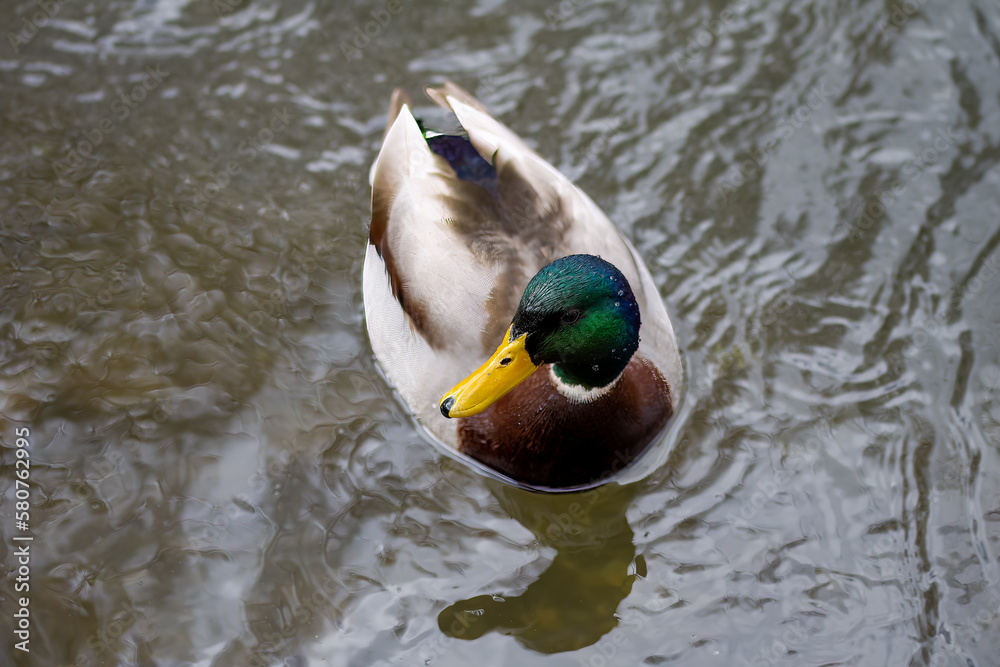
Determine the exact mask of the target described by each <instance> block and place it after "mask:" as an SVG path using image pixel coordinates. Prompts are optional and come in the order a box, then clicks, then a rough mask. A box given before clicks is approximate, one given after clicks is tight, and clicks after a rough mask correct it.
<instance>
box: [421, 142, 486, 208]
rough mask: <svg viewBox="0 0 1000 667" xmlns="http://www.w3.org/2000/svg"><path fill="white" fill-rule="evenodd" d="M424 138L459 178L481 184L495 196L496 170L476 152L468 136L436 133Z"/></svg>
mask: <svg viewBox="0 0 1000 667" xmlns="http://www.w3.org/2000/svg"><path fill="white" fill-rule="evenodd" d="M426 139H427V145H428V146H430V148H431V150H432V151H434V152H435V153H436V154H438V155H440V156H441V157H443V158H444V159H445V160H447V161H448V164H450V165H451V168H452V169H454V170H455V174H456V175H457V176H458V177H459V179H461V180H463V181H469V182H470V183H475V184H476V185H479V186H482V187H484V188H486V189H487V190H488V191H489V192H490V194H492V195H494V196H496V193H497V170H496V169H495V168H494V167H493V165H491V164H490V163H489V162H487V161H486V160H484V159H483V156H482V155H480V154H479V153H477V152H476V149H475V148H474V147H473V145H472V142H471V141H469V138H468V137H464V136H460V135H454V134H437V135H433V136H430V137H426Z"/></svg>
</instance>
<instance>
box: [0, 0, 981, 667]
mask: <svg viewBox="0 0 1000 667" xmlns="http://www.w3.org/2000/svg"><path fill="white" fill-rule="evenodd" d="M43 4H44V3H43ZM39 7H40V6H39V5H36V4H34V3H31V2H16V3H6V4H4V5H3V7H0V25H2V26H4V27H5V30H4V31H2V32H3V34H2V35H0V36H2V39H0V91H2V95H0V114H2V115H0V220H2V222H0V225H2V227H0V346H2V355H0V388H2V393H0V416H2V423H0V437H2V442H3V445H4V449H3V450H2V452H3V453H2V456H3V469H2V475H0V488H2V506H0V507H2V510H0V537H2V539H0V544H2V546H0V552H2V553H3V555H4V558H3V559H2V563H3V565H2V568H3V570H2V572H3V581H2V584H0V609H2V614H0V638H2V639H0V664H4V665H6V664H8V663H12V664H16V665H45V666H47V665H73V664H76V665H81V666H90V665H169V666H173V665H199V666H200V665H213V666H219V667H224V666H230V665H232V666H236V665H289V666H292V665H294V666H304V665H334V666H345V667H347V666H350V667H363V666H367V665H380V666H381V665H446V666H448V665H469V664H477V665H512V664H517V665H552V666H563V665H566V666H569V665H593V666H594V667H601V665H661V664H671V665H692V666H697V667H704V666H712V665H719V666H727V667H728V666H731V665H753V666H755V667H758V666H761V665H789V666H792V665H796V666H801V665H865V666H867V665H871V666H879V667H883V666H885V665H893V666H896V665H900V666H902V665H906V666H910V665H935V666H938V665H947V666H955V667H958V666H960V665H964V666H968V665H975V666H976V667H984V666H988V665H997V664H1000V662H998V658H997V656H998V655H1000V566H998V563H997V558H998V555H1000V451H998V442H1000V396H998V389H1000V349H998V347H1000V343H998V341H1000V337H998V328H1000V296H998V294H1000V290H998V289H997V286H998V285H1000V280H998V278H997V276H998V264H1000V247H998V246H1000V223H998V216H997V211H998V207H1000V195H998V193H1000V187H998V186H1000V169H998V162H1000V76H997V72H998V68H1000V7H998V5H997V4H996V2H993V1H990V0H976V1H972V0H959V1H958V2H944V1H943V0H925V1H921V0H914V2H911V3H910V4H909V5H904V4H903V3H902V2H900V3H898V4H897V3H894V2H891V1H890V2H869V1H861V0H858V1H852V2H805V1H804V2H789V1H784V2H763V1H753V0H737V1H735V2H733V3H730V4H725V3H721V2H712V3H701V2H693V1H688V0H678V1H675V2H670V3H662V4H658V3H657V4H654V3H650V4H646V3H624V2H619V3H611V2H598V1H592V0H576V1H574V0H566V1H564V2H562V3H557V2H553V3H551V4H547V3H544V2H543V3H531V2H499V1H489V0H483V1H482V2H479V3H477V4H472V5H466V4H462V3H430V2H417V1H415V0H402V2H400V3H399V4H396V3H395V2H389V3H386V2H383V1H380V0H375V1H372V2H358V3H354V5H353V6H350V7H348V6H347V5H346V3H337V4H333V3H328V4H320V3H316V2H300V1H294V0H293V1H291V2H285V3H277V2H265V1H262V0H243V1H241V0H218V1H217V2H214V3H213V2H210V1H209V0H191V1H189V2H182V1H169V2H168V1H160V2H156V1H152V0H149V1H143V2H136V3H124V2H108V3H98V4H86V3H77V2H72V1H67V2H64V3H61V4H59V3H55V4H48V5H45V7H47V9H45V8H42V9H40V8H39ZM46 11H47V12H49V13H51V14H52V16H51V17H49V16H48V15H47V14H46ZM373 12H374V14H373ZM373 21H374V23H373ZM356 27H357V30H355V28H356ZM365 30H368V32H369V33H371V35H372V36H370V37H368V39H367V41H366V40H365V39H362V37H361V36H360V34H361V33H364V31H365ZM8 31H9V33H8ZM12 35H13V37H12ZM355 40H357V42H355ZM359 47H360V48H359ZM446 77H447V78H451V79H454V80H455V81H456V82H458V83H459V84H461V85H463V86H465V87H466V88H468V89H469V90H470V91H473V92H476V94H477V95H479V96H480V98H481V99H482V100H483V102H484V103H485V104H486V105H487V106H489V107H490V108H491V109H492V110H493V111H494V112H495V113H496V114H497V115H498V117H500V118H501V119H502V120H503V121H504V122H505V123H507V124H508V125H509V126H510V127H512V128H513V129H514V130H515V131H517V132H518V133H519V134H521V135H522V136H523V137H525V138H526V139H527V140H528V141H529V143H531V144H532V145H533V146H535V147H536V148H537V150H538V151H539V153H541V154H542V155H543V156H544V157H546V158H547V159H549V160H550V161H551V162H552V163H553V164H555V165H556V166H557V167H559V168H560V169H561V170H563V171H564V172H565V173H567V174H568V175H569V176H570V177H571V178H574V179H575V180H576V181H577V182H578V184H579V185H580V186H581V187H582V188H583V189H584V190H585V191H586V192H588V193H589V194H590V195H591V196H592V197H593V198H594V200H595V201H596V202H597V203H598V204H599V205H600V206H602V208H604V210H605V211H606V212H607V213H608V215H609V216H610V217H611V218H612V219H613V220H614V221H616V223H617V224H618V225H619V226H620V227H621V229H622V230H623V232H624V233H625V234H626V235H627V236H628V237H629V238H630V239H631V240H632V241H633V242H634V243H635V245H636V246H637V248H638V249H639V251H640V253H641V254H642V255H643V257H644V258H645V259H646V261H647V264H648V266H649V267H650V269H651V271H652V274H653V276H654V278H655V280H656V282H657V284H658V285H659V287H660V289H661V294H662V296H663V298H664V300H665V302H666V304H667V308H668V310H669V311H670V313H671V315H672V317H673V321H674V326H675V329H676V331H677V333H678V337H679V341H680V345H681V349H682V351H683V353H684V355H685V363H686V367H687V370H688V374H689V379H690V388H689V392H688V395H687V397H686V399H685V401H684V403H683V405H682V406H681V409H680V411H679V412H678V414H677V415H676V416H675V417H674V421H673V424H672V426H671V430H670V433H669V435H668V438H667V440H666V442H665V443H664V445H663V447H664V448H665V449H664V451H663V454H664V456H663V458H665V461H664V463H663V464H662V465H661V466H659V467H658V468H657V469H656V470H655V471H653V472H651V473H650V474H649V475H648V476H646V477H645V478H644V479H643V480H642V481H640V482H637V483H635V484H629V485H625V486H618V485H610V486H606V487H602V488H601V489H599V490H597V491H593V492H589V493H586V494H579V495H571V496H558V497H556V496H544V495H533V494H530V493H527V492H523V491H519V490H516V489H512V488H509V487H505V486H503V485H501V484H499V483H497V482H495V481H492V480H488V479H485V478H483V477H482V476H480V475H478V474H476V473H475V472H473V471H471V470H469V469H467V468H466V467H464V466H463V465H462V464H460V463H457V462H455V461H452V460H451V459H449V458H447V457H445V456H444V455H442V454H441V453H440V452H439V451H438V450H436V449H435V448H434V447H433V446H432V445H431V444H429V443H428V442H427V441H425V440H424V439H423V438H422V437H421V436H420V434H419V433H418V431H417V430H416V429H415V427H414V425H413V424H412V423H411V421H410V420H409V418H408V417H407V415H406V412H405V410H404V409H403V407H402V405H401V404H400V403H399V401H398V400H397V399H396V398H395V397H394V396H393V394H392V391H391V389H390V388H389V387H388V386H387V384H386V382H385V381H384V379H383V378H382V376H381V375H380V374H379V372H378V370H377V368H376V366H375V364H374V361H373V359H372V357H371V350H370V347H369V345H368V341H367V335H366V333H365V327H364V315H363V308H362V305H361V291H360V290H361V264H362V257H363V254H364V248H365V239H366V231H367V223H368V212H369V210H368V187H367V174H368V168H369V165H370V164H371V161H372V159H373V158H374V157H375V155H376V152H377V150H378V147H379V143H380V139H381V135H382V132H383V130H384V124H385V108H386V104H387V102H388V99H389V95H390V93H391V91H392V89H393V88H394V87H395V86H398V85H402V86H405V87H407V88H408V89H409V90H410V91H411V92H412V93H413V94H414V96H415V97H416V96H418V95H419V91H420V87H421V86H423V85H424V84H426V83H429V82H437V81H440V80H442V79H443V78H446ZM419 105H420V106H419V108H418V109H417V111H419V112H422V113H423V114H424V115H427V116H428V117H429V118H432V119H435V120H439V119H440V118H441V116H439V115H438V116H435V113H436V112H433V111H432V110H431V108H430V104H429V101H427V100H422V101H421V102H420V103H419ZM24 428H27V429H28V430H29V434H30V435H29V436H28V437H27V438H26V440H27V441H29V442H30V444H29V445H28V446H27V450H28V451H29V453H30V461H31V467H30V477H29V479H28V485H29V488H30V500H29V512H28V513H29V515H30V516H29V530H28V531H23V530H21V529H19V528H18V526H17V524H16V521H17V520H18V519H17V511H16V502H17V492H18V487H17V484H16V482H17V481H18V470H23V468H20V469H19V468H17V464H16V461H17V460H18V459H17V456H18V455H17V451H18V449H25V448H24V447H21V448H18V446H17V436H16V430H15V429H24ZM25 535H31V536H33V538H34V539H33V541H31V542H30V565H29V569H30V581H29V583H30V592H29V594H28V595H29V603H28V606H27V608H28V610H29V613H30V651H31V652H30V653H24V652H23V651H20V650H18V649H16V648H15V644H16V643H17V642H19V641H20V640H19V638H18V637H17V635H16V634H15V630H16V629H17V628H18V619H17V618H16V617H15V613H18V610H19V609H21V608H22V606H21V604H20V600H19V598H21V597H23V596H24V593H23V592H18V590H17V586H18V577H19V574H18V568H19V562H18V558H19V557H18V555H17V549H19V548H22V547H23V546H24V544H25V543H24V542H19V541H15V540H14V538H15V537H18V536H25Z"/></svg>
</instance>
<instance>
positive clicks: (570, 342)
mask: <svg viewBox="0 0 1000 667" xmlns="http://www.w3.org/2000/svg"><path fill="white" fill-rule="evenodd" d="M639 323H640V320H639V305H638V304H637V303H636V301H635V295H634V294H633V293H632V288H631V286H630V285H629V284H628V281H627V280H626V279H625V276H624V275H622V272H621V271H619V270H618V269H617V268H615V266H614V265H613V264H611V263H609V262H606V261H604V260H603V259H601V258H600V257H595V256H593V255H570V256H568V257H563V258H562V259H557V260H556V261H554V262H552V263H551V264H549V265H548V266H546V267H544V268H543V269H542V270H541V271H539V272H538V273H537V274H535V277H534V278H532V279H531V282H529V283H528V286H527V287H526V288H525V290H524V295H523V296H522V297H521V303H520V305H519V306H518V308H517V312H516V313H515V314H514V320H513V322H512V324H511V335H510V337H511V339H515V338H518V337H520V336H521V335H522V334H527V337H526V339H525V349H526V350H527V352H528V354H529V355H530V357H531V361H532V362H533V363H535V364H543V363H551V364H554V368H553V370H555V373H556V375H557V376H559V378H560V379H561V380H563V381H564V382H566V383H567V384H572V385H581V386H582V387H584V388H587V389H590V388H593V387H603V386H605V385H607V384H609V383H610V382H612V381H613V380H614V379H615V378H616V377H618V375H619V374H620V373H621V372H622V371H623V370H625V366H626V365H628V362H629V359H631V358H632V355H633V354H634V353H635V351H636V349H637V348H638V347H639Z"/></svg>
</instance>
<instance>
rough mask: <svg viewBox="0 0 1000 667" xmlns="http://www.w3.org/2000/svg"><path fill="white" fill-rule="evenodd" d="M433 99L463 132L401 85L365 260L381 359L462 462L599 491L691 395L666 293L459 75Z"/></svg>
mask: <svg viewBox="0 0 1000 667" xmlns="http://www.w3.org/2000/svg"><path fill="white" fill-rule="evenodd" d="M427 94H428V95H429V97H430V98H431V99H432V100H433V101H434V102H436V103H437V104H438V105H440V106H441V107H443V108H445V109H448V110H450V111H451V112H452V113H454V115H455V116H456V117H457V119H458V122H459V123H460V124H461V126H462V130H461V131H458V132H454V133H435V132H430V131H426V130H424V129H423V127H422V125H421V123H419V122H418V121H417V120H416V119H415V118H414V116H413V114H412V112H411V109H410V107H411V104H410V101H409V99H408V98H407V97H406V95H405V93H403V92H402V91H400V90H397V91H396V92H394V93H393V96H392V100H391V102H390V109H389V122H388V129H387V130H386V133H385V137H384V139H383V143H382V148H381V150H380V152H379V155H378V158H377V159H376V161H375V163H374V165H373V166H372V170H371V184H372V218H371V230H370V235H369V243H368V247H367V250H366V256H365V265H364V306H365V316H366V321H367V326H368V332H369V336H370V338H371V344H372V349H373V351H374V353H375V356H376V358H377V360H378V362H379V364H380V365H381V367H382V369H383V372H384V373H385V375H386V377H387V378H388V380H389V381H390V382H391V383H392V385H393V386H395V388H396V390H397V391H398V392H399V394H400V396H401V397H402V399H403V400H404V401H405V402H406V404H407V405H408V406H409V409H410V411H411V412H412V414H413V415H414V416H415V418H416V419H417V421H418V422H419V423H420V425H421V426H422V427H423V428H425V429H426V430H427V431H428V432H429V433H430V434H431V436H433V438H434V439H435V440H437V441H438V442H439V443H440V444H442V445H443V446H444V447H445V448H446V449H447V450H448V451H449V452H452V453H457V454H458V456H459V458H463V459H464V460H466V461H467V462H476V463H474V464H473V465H478V466H481V467H485V469H487V470H488V471H490V472H492V473H493V474H495V475H497V476H499V477H501V478H503V479H505V480H507V481H509V482H513V483H515V484H517V485H520V486H525V487H528V488H533V489H546V490H570V489H579V488H585V487H589V486H593V485H596V484H599V483H601V482H603V481H605V480H607V479H609V478H610V477H611V476H613V475H614V474H615V473H617V472H618V471H620V470H622V469H624V468H625V467H626V466H628V465H629V464H630V463H631V462H632V461H633V460H635V459H636V458H637V457H638V456H639V455H640V454H641V453H642V452H643V451H644V450H645V449H646V448H647V447H648V445H649V444H650V443H651V442H652V441H653V440H654V438H655V437H656V436H657V435H658V434H659V433H661V432H662V431H663V429H664V427H665V426H666V424H667V422H668V420H669V419H670V417H671V415H672V414H673V410H674V407H675V406H676V405H677V401H678V400H679V399H680V395H681V392H682V387H683V373H682V369H681V361H680V356H679V354H678V350H677V343H676V340H675V338H674V332H673V328H672V326H671V324H670V319H669V317H668V316H667V312H666V310H665V308H664V306H663V303H662V301H661V300H660V297H659V294H658V292H657V289H656V285H655V284H654V283H653V279H652V277H651V276H650V274H649V271H648V270H647V269H646V267H645V265H644V264H643V262H642V260H641V259H640V257H639V255H638V254H637V252H636V251H635V249H634V248H633V247H632V246H631V244H630V243H629V242H628V241H627V240H625V239H624V238H623V237H622V236H621V234H619V232H618V230H617V229H616V228H615V226H614V225H613V224H612V223H611V222H610V221H609V220H608V218H607V217H606V216H605V215H604V213H602V212H601V210H600V209H599V208H598V207H597V205H596V204H594V202H593V201H591V200H590V198H589V197H587V195H585V194H584V193H583V192H581V191H580V190H579V189H577V188H576V187H575V186H574V185H573V184H572V183H571V182H570V181H569V180H568V179H567V178H566V177H565V176H563V175H562V174H561V173H559V171H557V170H556V169H555V168H554V167H553V166H552V165H550V164H549V163H548V162H546V161H545V160H543V159H542V158H541V157H539V156H538V155H537V154H536V153H535V152H534V151H533V150H532V149H531V148H529V147H528V146H527V144H525V142H524V141H523V140H522V139H520V138H519V137H518V136H517V135H516V134H514V133H513V132H512V131H511V130H509V129H508V128H507V127H505V126H503V125H502V124H500V123H499V122H498V121H497V120H495V119H494V118H493V117H491V116H490V115H489V113H487V111H486V109H485V108H484V107H483V105H482V104H480V103H479V101H478V100H476V99H475V98H474V97H473V96H472V95H470V94H469V93H468V92H466V91H465V90H463V89H462V88H460V87H459V86H457V85H455V84H453V83H450V82H449V83H445V84H444V85H442V86H440V87H437V88H428V89H427ZM498 345H499V347H498ZM484 359H485V360H486V361H485V363H483V360H484ZM463 378H464V379H463Z"/></svg>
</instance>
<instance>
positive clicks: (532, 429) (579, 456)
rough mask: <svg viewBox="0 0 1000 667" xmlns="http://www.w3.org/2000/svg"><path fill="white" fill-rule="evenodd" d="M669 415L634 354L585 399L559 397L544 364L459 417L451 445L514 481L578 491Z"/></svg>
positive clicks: (656, 384) (618, 463) (615, 467)
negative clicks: (602, 389) (607, 386)
mask: <svg viewBox="0 0 1000 667" xmlns="http://www.w3.org/2000/svg"><path fill="white" fill-rule="evenodd" d="M672 414H673V407H672V405H671V401H670V388H669V387H668V386H667V382H666V380H664V379H663V376H662V375H661V374H660V372H659V371H658V370H657V369H656V368H655V367H654V366H653V365H652V364H650V363H649V362H647V361H645V360H644V359H641V358H639V357H633V359H632V361H630V362H629V365H628V366H627V367H626V368H625V371H624V373H623V375H622V377H621V378H620V379H619V380H618V382H617V383H615V385H614V386H613V387H612V388H611V390H609V391H608V392H607V393H605V394H603V395H602V396H599V397H598V398H595V399H594V400H592V401H588V402H581V401H577V400H574V399H571V398H569V397H567V396H564V395H563V394H562V393H561V392H560V391H559V390H558V389H557V388H556V386H555V384H554V383H553V380H552V378H551V373H550V369H549V366H548V365H546V366H542V367H541V368H539V369H538V371H536V372H535V373H534V374H532V375H531V376H530V377H529V378H528V379H527V380H525V381H524V382H522V383H521V384H520V385H518V386H517V388H516V389H514V390H513V391H511V392H510V393H508V394H507V395H506V396H504V397H503V398H501V399H500V400H498V401H497V402H496V403H494V404H493V405H492V406H490V407H489V408H488V409H486V410H485V411H483V412H481V413H480V414H478V415H474V416H472V417H466V418H464V419H460V420H459V423H458V445H459V450H460V451H462V452H463V453H465V454H468V455H469V456H471V457H473V458H475V459H477V460H478V461H480V462H482V463H484V464H486V465H488V466H490V467H491V468H493V469H494V470H497V471H499V472H501V473H503V474H505V475H507V476H508V477H511V478H513V479H515V480H517V481H520V482H524V483H527V484H531V485H533V486H542V487H551V488H557V487H570V486H579V485H585V484H590V483H593V482H596V481H598V480H601V479H603V478H606V477H609V476H611V475H614V474H615V473H617V472H618V471H620V470H621V469H623V468H624V467H625V466H626V465H628V464H629V463H631V462H632V461H633V460H634V459H635V458H636V457H637V456H638V455H639V454H641V453H642V452H643V450H645V448H646V446H647V445H649V443H650V441H652V439H653V437H655V436H656V434H657V433H659V432H660V431H661V430H662V429H663V427H664V426H665V425H666V423H667V420H668V419H669V418H670V416H671V415H672Z"/></svg>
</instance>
